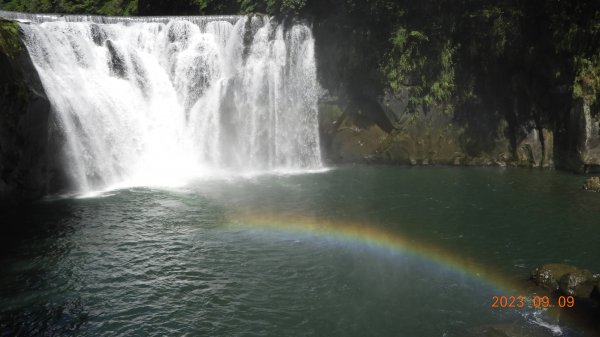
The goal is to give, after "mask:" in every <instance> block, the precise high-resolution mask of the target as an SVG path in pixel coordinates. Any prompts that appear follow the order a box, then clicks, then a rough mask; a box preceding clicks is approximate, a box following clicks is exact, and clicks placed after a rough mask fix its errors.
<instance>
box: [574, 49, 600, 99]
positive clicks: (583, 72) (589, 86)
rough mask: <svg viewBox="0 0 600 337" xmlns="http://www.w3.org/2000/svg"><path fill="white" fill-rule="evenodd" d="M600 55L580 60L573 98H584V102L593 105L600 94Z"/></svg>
mask: <svg viewBox="0 0 600 337" xmlns="http://www.w3.org/2000/svg"><path fill="white" fill-rule="evenodd" d="M599 58H600V55H598V56H596V57H594V58H593V59H592V60H590V59H585V58H584V59H580V60H578V62H577V64H578V68H579V71H578V72H577V76H575V81H574V83H573V97H575V98H583V100H584V101H585V102H586V103H587V104H589V105H592V104H594V103H595V101H596V98H597V97H598V95H599V94H600V62H599Z"/></svg>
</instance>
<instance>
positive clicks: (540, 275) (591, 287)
mask: <svg viewBox="0 0 600 337" xmlns="http://www.w3.org/2000/svg"><path fill="white" fill-rule="evenodd" d="M531 280H533V282H534V283H535V284H537V285H538V286H540V287H542V288H544V289H546V290H548V291H550V292H558V293H559V294H563V295H566V296H575V297H576V298H578V299H579V300H584V301H595V302H596V303H597V304H598V305H600V301H598V298H597V294H598V293H599V290H600V275H599V274H593V273H592V272H591V271H589V270H587V269H580V268H577V267H575V266H572V265H568V264H564V263H554V264H545V265H543V266H540V267H538V268H536V269H535V270H534V271H533V272H532V273H531Z"/></svg>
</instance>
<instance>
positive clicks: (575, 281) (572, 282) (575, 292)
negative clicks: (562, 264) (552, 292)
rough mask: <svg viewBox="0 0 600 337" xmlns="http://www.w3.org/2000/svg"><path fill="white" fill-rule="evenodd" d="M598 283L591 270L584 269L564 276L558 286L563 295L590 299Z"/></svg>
mask: <svg viewBox="0 0 600 337" xmlns="http://www.w3.org/2000/svg"><path fill="white" fill-rule="evenodd" d="M597 281H598V280H597V279H595V278H594V275H592V273H591V272H590V271H589V270H585V269H584V270H576V271H574V272H571V273H568V274H565V275H563V276H562V277H561V278H560V280H559V282H558V285H559V290H560V291H561V292H562V293H563V294H566V295H572V296H577V297H584V298H588V297H590V295H591V294H592V291H593V290H594V287H596V285H597V283H598V282H597Z"/></svg>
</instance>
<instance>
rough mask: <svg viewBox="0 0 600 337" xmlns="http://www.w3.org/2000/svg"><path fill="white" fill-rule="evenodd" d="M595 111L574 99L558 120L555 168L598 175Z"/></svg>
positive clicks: (599, 127)
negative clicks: (569, 107) (566, 111)
mask: <svg viewBox="0 0 600 337" xmlns="http://www.w3.org/2000/svg"><path fill="white" fill-rule="evenodd" d="M595 109H596V111H594V110H595ZM595 109H594V107H593V106H592V104H590V102H587V101H586V100H585V99H583V98H577V99H574V101H573V102H572V104H571V109H570V110H569V111H568V113H567V114H564V115H561V116H559V117H560V118H559V120H558V121H557V122H558V124H557V126H558V132H557V133H556V142H555V144H556V151H555V152H556V155H557V158H556V159H558V160H557V163H556V164H557V167H559V168H563V169H567V170H570V171H575V172H578V173H595V172H600V115H599V114H598V111H597V108H595Z"/></svg>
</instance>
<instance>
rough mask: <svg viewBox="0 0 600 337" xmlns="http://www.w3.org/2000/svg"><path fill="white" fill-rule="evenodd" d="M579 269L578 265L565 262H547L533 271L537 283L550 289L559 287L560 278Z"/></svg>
mask: <svg viewBox="0 0 600 337" xmlns="http://www.w3.org/2000/svg"><path fill="white" fill-rule="evenodd" d="M576 271H578V269H577V267H575V266H572V265H569V264H564V263H551V264H545V265H543V266H541V267H538V268H536V269H535V270H534V271H533V272H532V273H531V279H532V280H533V282H535V284H537V285H539V286H541V287H543V288H546V289H548V290H550V291H555V290H558V289H559V287H560V286H559V280H560V279H561V278H562V277H563V276H564V275H566V274H569V273H574V272H576Z"/></svg>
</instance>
